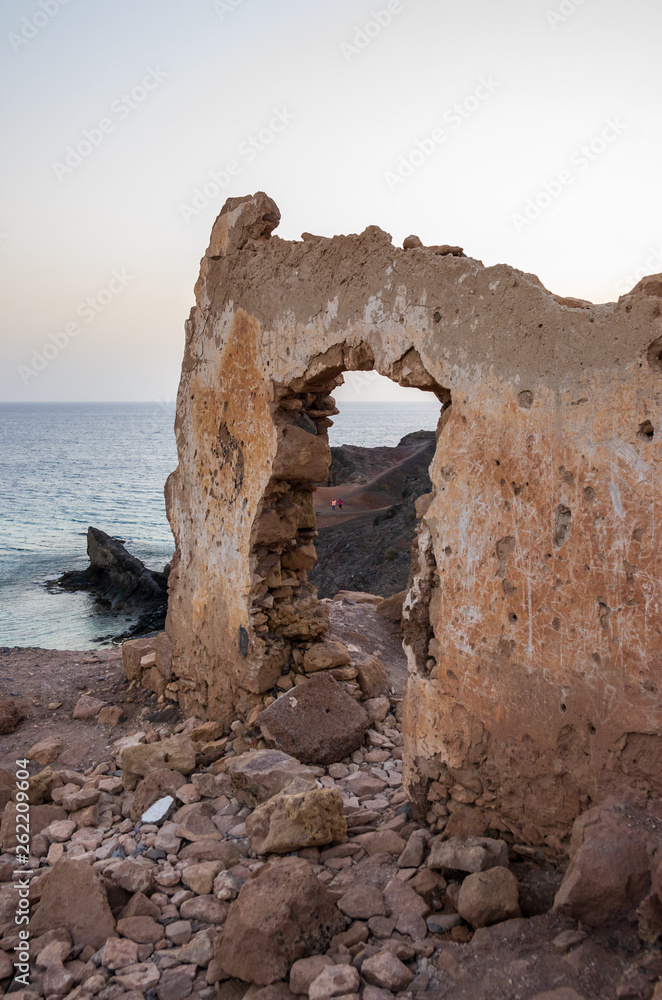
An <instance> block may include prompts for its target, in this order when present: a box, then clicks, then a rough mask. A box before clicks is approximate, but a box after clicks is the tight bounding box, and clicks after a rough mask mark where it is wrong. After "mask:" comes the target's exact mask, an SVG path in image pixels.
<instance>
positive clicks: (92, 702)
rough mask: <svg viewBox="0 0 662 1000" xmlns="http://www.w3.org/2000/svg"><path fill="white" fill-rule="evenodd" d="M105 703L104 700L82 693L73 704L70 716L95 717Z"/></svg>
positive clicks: (80, 717) (77, 717) (79, 717)
mask: <svg viewBox="0 0 662 1000" xmlns="http://www.w3.org/2000/svg"><path fill="white" fill-rule="evenodd" d="M105 704H106V703H105V701H100V700H99V699H98V698H92V697H91V696H90V695H87V694H82V695H81V696H80V698H79V699H78V701H77V702H76V704H75V706H74V710H73V713H72V718H73V719H96V717H97V715H98V714H99V712H100V711H101V709H102V708H104V707H105Z"/></svg>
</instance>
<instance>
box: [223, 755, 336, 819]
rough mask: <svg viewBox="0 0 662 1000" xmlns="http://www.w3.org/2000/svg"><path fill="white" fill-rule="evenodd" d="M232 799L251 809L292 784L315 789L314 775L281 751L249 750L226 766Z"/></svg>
mask: <svg viewBox="0 0 662 1000" xmlns="http://www.w3.org/2000/svg"><path fill="white" fill-rule="evenodd" d="M227 773H228V774H229V776H230V781H231V783H232V791H233V793H234V795H235V798H237V799H238V800H239V802H241V803H242V804H243V805H246V806H250V808H251V809H254V808H255V807H256V806H257V805H259V804H260V802H266V800H267V799H270V798H271V797H272V796H273V795H276V794H277V793H278V792H280V791H282V790H283V788H286V787H287V785H289V784H290V783H291V782H292V781H294V780H295V779H296V780H299V781H300V780H304V781H308V782H310V787H311V788H315V787H317V781H316V778H315V775H314V774H313V772H312V771H311V770H309V769H308V768H307V767H304V765H303V764H300V763H299V761H298V760H295V758H294V757H291V756H290V755H289V754H287V753H283V752H282V751H280V750H251V751H250V752H249V753H243V754H241V755H240V756H239V757H234V758H232V759H231V760H230V763H229V764H228V765H227Z"/></svg>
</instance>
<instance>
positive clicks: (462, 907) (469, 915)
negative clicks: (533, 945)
mask: <svg viewBox="0 0 662 1000" xmlns="http://www.w3.org/2000/svg"><path fill="white" fill-rule="evenodd" d="M457 912H458V913H459V914H460V916H461V917H462V918H463V919H464V920H466V921H467V923H469V924H471V926H472V927H487V926H488V925H489V924H496V923H499V922H500V921H501V920H510V919H511V918H513V917H519V916H520V915H521V914H520V908H519V886H518V884H517V879H516V878H515V876H514V875H513V873H512V872H511V871H509V870H508V869H507V868H498V867H497V868H490V869H488V871H483V872H475V873H474V874H473V875H468V876H467V877H466V878H465V880H464V882H463V883H462V886H461V888H460V893H459V896H458V900H457Z"/></svg>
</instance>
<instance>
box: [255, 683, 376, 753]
mask: <svg viewBox="0 0 662 1000" xmlns="http://www.w3.org/2000/svg"><path fill="white" fill-rule="evenodd" d="M257 721H258V724H259V726H260V729H261V730H262V734H263V736H264V738H265V739H266V740H267V741H268V742H269V743H273V744H274V745H275V746H276V747H277V748H278V749H279V750H283V751H284V752H285V753H289V754H291V755H292V756H293V757H295V758H296V759H297V760H299V761H301V762H302V763H303V764H316V765H320V766H325V765H327V764H333V763H336V762H337V761H340V760H342V759H343V758H344V757H347V756H348V755H349V754H351V753H352V752H353V751H354V750H357V749H358V748H359V747H360V746H361V745H362V743H363V739H364V737H365V733H366V730H367V728H368V725H369V721H368V715H367V713H366V712H365V711H364V709H363V708H361V706H360V705H359V704H357V702H356V701H355V700H354V698H352V697H351V695H349V694H347V692H346V691H345V689H344V688H343V687H342V685H341V684H339V683H338V681H336V680H334V678H333V677H331V675H330V674H329V673H326V672H322V673H319V674H316V675H315V676H314V677H311V678H310V680H308V681H304V683H303V684H297V686H296V688H294V689H293V690H292V691H288V692H287V694H285V695H283V696H282V697H280V698H278V699H277V700H276V701H275V702H274V703H273V704H272V705H270V706H269V708H267V709H265V711H264V712H262V713H261V714H260V715H259V716H258V719H257Z"/></svg>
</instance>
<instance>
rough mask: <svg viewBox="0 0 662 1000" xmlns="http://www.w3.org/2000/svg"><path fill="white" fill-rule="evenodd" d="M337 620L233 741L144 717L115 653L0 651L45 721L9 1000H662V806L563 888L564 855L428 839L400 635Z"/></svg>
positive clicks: (6, 778)
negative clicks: (15, 978) (415, 780)
mask: <svg viewBox="0 0 662 1000" xmlns="http://www.w3.org/2000/svg"><path fill="white" fill-rule="evenodd" d="M358 600H362V599H361V598H359V599H358ZM330 610H331V624H332V634H331V636H330V637H329V641H328V643H326V644H324V649H321V650H318V651H316V650H315V648H314V647H313V653H312V654H311V657H310V659H311V662H312V661H313V660H314V659H315V656H317V657H318V660H317V662H318V663H319V664H320V667H319V670H318V671H317V673H315V674H314V675H313V676H312V677H311V678H310V679H309V680H306V681H305V682H304V683H303V684H301V685H297V687H296V688H295V689H292V690H290V691H285V692H282V693H281V695H280V697H279V698H277V700H276V701H275V702H273V704H271V705H270V706H269V707H268V708H267V709H266V710H265V711H263V712H262V713H261V715H259V716H257V717H256V718H254V719H252V720H249V721H250V728H247V727H246V726H245V725H243V724H242V723H239V722H237V723H235V724H234V726H233V727H232V732H231V733H230V735H229V736H228V735H223V734H222V733H221V732H220V731H219V727H218V725H217V724H216V723H213V722H211V723H202V722H201V721H200V720H197V719H189V720H187V721H184V720H182V719H181V718H180V717H177V716H175V715H174V711H175V710H173V709H172V708H167V706H165V707H164V705H154V704H153V703H152V702H150V701H149V700H145V699H149V696H148V695H146V694H145V693H144V692H139V691H137V690H136V689H135V688H132V687H130V686H129V685H127V684H126V682H124V681H122V680H121V679H120V678H119V676H118V669H119V668H118V662H117V656H116V654H115V655H114V654H96V653H94V654H61V653H57V654H52V653H51V654H50V664H51V670H50V677H49V672H48V670H47V669H45V668H43V667H41V668H40V666H39V664H40V663H41V664H43V663H44V662H46V660H47V659H48V657H47V656H45V655H41V654H43V653H44V651H35V650H28V651H22V652H17V651H13V652H11V653H9V654H6V653H5V655H4V657H3V662H2V666H1V667H0V670H2V676H3V677H4V678H6V677H9V678H10V681H9V683H10V684H11V690H12V691H18V692H19V696H20V695H21V694H22V696H23V698H24V705H25V708H26V709H27V710H28V712H29V713H30V714H29V717H28V718H27V719H26V720H24V721H23V722H21V723H20V724H19V725H18V727H17V728H16V731H15V732H14V733H13V734H10V735H5V736H2V737H1V739H2V744H1V745H2V747H3V758H2V759H3V762H4V767H5V770H4V771H0V810H2V809H4V812H2V823H1V825H0V851H1V853H0V991H2V990H3V989H4V990H5V991H7V990H9V992H10V995H13V996H14V997H16V1000H33V998H39V997H43V998H48V1000H59V998H64V997H68V998H72V1000H91V998H93V997H96V998H98V1000H120V998H122V1000H183V998H186V997H193V998H196V1000H243V998H246V1000H293V998H294V997H300V998H302V1000H303V998H304V997H309V998H310V1000H330V998H332V997H338V998H341V997H342V998H345V1000H360V998H362V1000H391V998H392V997H398V998H401V1000H410V998H412V1000H427V998H430V1000H433V998H448V1000H451V998H452V1000H487V998H489V1000H534V998H535V1000H578V998H579V1000H581V998H584V1000H609V998H612V997H613V998H616V997H618V998H632V1000H649V998H651V997H655V1000H658V998H659V997H660V996H661V995H662V984H660V983H659V980H660V977H661V976H662V957H661V955H660V951H659V948H658V946H657V945H656V944H655V941H656V939H657V940H659V930H660V929H662V922H661V920H660V914H661V913H662V904H660V899H659V895H656V894H655V891H657V892H659V889H660V882H661V876H662V870H660V868H659V863H660V856H661V854H660V853H659V852H660V851H662V833H661V829H662V823H661V821H660V818H659V817H658V816H657V815H656V813H655V807H654V804H653V808H652V809H651V806H650V804H649V808H648V809H646V808H645V807H644V806H643V805H642V804H639V805H638V806H632V807H631V808H625V807H623V806H613V807H605V808H604V809H602V810H593V813H595V815H594V816H591V817H590V822H588V821H585V822H584V824H583V825H582V824H581V820H580V821H578V824H579V826H578V827H577V830H576V835H575V838H574V840H575V845H574V846H575V849H577V848H578V847H579V845H580V844H581V845H582V846H581V847H579V850H577V853H576V854H575V858H574V860H573V862H572V864H571V868H570V870H569V872H568V874H567V876H566V869H567V866H568V859H567V857H565V856H564V855H563V854H554V853H553V852H552V851H551V850H548V849H547V848H544V849H543V848H536V847H531V846H527V845H520V844H517V843H515V842H514V841H513V840H512V838H511V839H510V840H505V839H504V840H496V839H493V838H489V837H485V838H471V837H452V838H448V839H445V837H444V834H443V833H442V834H440V835H438V836H433V835H431V833H430V832H429V830H428V829H427V828H426V826H425V824H420V823H418V822H416V821H415V820H414V819H413V817H412V812H411V806H410V804H409V802H408V800H407V796H406V793H405V790H404V788H403V785H402V753H403V738H402V733H401V723H400V695H401V685H402V681H403V679H404V663H403V661H402V654H401V650H400V648H399V642H398V637H397V630H395V629H394V627H393V626H392V625H391V624H390V623H388V622H384V620H383V619H382V618H381V617H380V615H379V614H377V613H376V612H375V610H374V608H373V607H372V606H371V605H370V604H362V603H357V598H356V596H352V595H347V596H346V598H345V599H344V600H338V601H335V602H333V603H332V604H331V605H330ZM337 644H343V645H344V647H345V649H346V650H347V651H348V652H349V654H350V657H351V661H350V662H352V663H353V662H356V663H358V664H359V669H358V674H357V678H358V682H359V683H360V684H361V691H360V692H358V691H357V692H356V694H355V697H351V696H350V694H348V692H347V690H346V689H344V688H343V686H342V681H341V680H340V679H338V678H342V677H343V676H344V674H343V673H342V672H341V673H339V671H342V670H343V669H346V668H343V667H340V668H337V667H335V668H334V667H329V666H328V662H329V653H330V651H331V652H333V651H334V650H337V648H338V645H337ZM375 655H376V656H377V657H379V658H381V659H382V660H384V662H385V663H386V664H387V665H388V666H389V670H388V671H387V672H386V674H384V673H383V672H382V673H380V671H379V669H378V668H377V666H376V664H375V663H374V662H373V661H374V659H375ZM72 656H76V657H77V659H76V660H73V659H71V660H70V659H69V658H70V657H72ZM398 657H400V658H399V659H398ZM371 658H372V659H371ZM323 662H325V663H326V665H323ZM56 663H57V665H58V671H57V672H55V671H54V670H53V667H54V666H55V664H56ZM74 663H76V664H77V666H76V667H75V668H74V666H73V664H74ZM17 667H20V668H23V669H21V670H19V671H17V669H16V668H17ZM30 671H32V672H33V675H34V676H32V677H31V676H30ZM334 671H335V673H334ZM350 672H351V671H350ZM96 678H103V681H100V680H96ZM37 684H39V685H43V687H42V688H41V689H40V690H39V695H38V701H39V704H36V703H35V701H34V700H31V698H30V696H29V692H30V690H32V691H33V692H34V691H35V690H36V689H37ZM47 684H50V687H47ZM30 685H33V686H32V687H30ZM86 692H91V693H86ZM311 692H312V697H311ZM47 698H48V699H50V698H53V699H58V700H61V701H62V705H61V706H60V708H58V709H48V706H47V704H45V703H46V699H47ZM131 699H135V700H131ZM17 700H18V699H17ZM104 702H105V705H104ZM51 704H52V702H51ZM106 709H109V710H111V711H112V710H113V709H114V710H115V712H114V717H112V718H111V715H110V712H109V711H105V710H106ZM118 709H119V710H120V712H121V714H120V716H119V719H121V718H122V716H123V715H126V720H125V721H117V719H118V711H117V710H118ZM43 712H46V713H48V714H47V715H45V714H43ZM104 712H105V714H102V713H104ZM167 712H170V713H171V715H170V717H168V716H167V714H166V713H167ZM159 713H161V715H159ZM72 715H75V716H77V718H76V719H73V718H72ZM0 718H1V717H0ZM5 718H7V716H6V715H5ZM320 718H321V719H323V720H324V721H323V724H322V723H320ZM104 720H106V721H104ZM114 721H115V722H116V726H113V722H114ZM76 732H77V733H78V736H77V737H76V736H75V733H76ZM76 739H78V741H79V742H78V743H75V740H76ZM35 740H36V741H37V746H36V747H33V746H32V744H33V742H34V741H35ZM49 741H50V742H49ZM62 744H63V745H62ZM73 745H76V746H78V747H79V751H78V753H79V755H80V756H79V759H78V760H76V759H74V758H75V756H76V755H75V754H73V756H72V752H71V749H72V746H73ZM5 748H7V749H5ZM83 751H84V752H83ZM19 754H20V755H27V756H29V757H30V758H31V764H30V768H29V770H30V772H31V778H30V780H29V792H28V794H29V797H30V801H31V803H32V806H31V838H32V839H31V844H30V852H29V859H28V861H27V862H26V863H25V864H24V865H23V866H22V867H23V868H25V869H27V870H28V871H32V872H33V874H32V875H31V876H29V877H30V901H31V905H32V916H31V926H30V930H31V935H32V937H31V940H30V956H31V971H30V985H29V987H27V988H24V987H22V986H19V984H16V983H15V982H14V983H13V984H12V978H11V977H12V965H13V962H14V961H15V955H16V954H20V953H19V952H16V951H15V949H16V948H17V946H19V945H20V938H19V926H17V925H16V924H15V922H14V921H15V914H16V910H17V905H18V903H17V889H16V887H15V884H13V883H16V876H17V870H18V868H19V867H20V861H21V859H20V854H19V852H20V847H19V848H18V849H17V841H16V837H15V834H16V804H15V802H14V801H12V795H14V797H16V796H15V788H16V785H15V774H14V772H15V766H14V758H15V756H17V755H19ZM658 805H659V804H658ZM660 812H661V813H662V810H660ZM586 815H587V816H589V815H590V814H586ZM582 819H583V818H582ZM591 837H593V839H591ZM591 852H592V853H591ZM656 852H658V853H657V854H656ZM17 854H19V856H18V857H17ZM605 859H606V860H605ZM655 865H657V866H658V868H657V869H656V868H655ZM651 870H652V871H653V876H652V877H653V888H654V890H655V891H653V892H651V891H650V890H651V886H650V881H651ZM656 872H657V874H656ZM564 876H565V878H564ZM12 879H13V882H12ZM646 879H648V882H646ZM656 880H657V881H656ZM559 889H560V894H559V895H558V896H557V906H558V907H559V908H558V909H553V904H554V899H555V896H556V894H557V893H558V892H559ZM646 893H648V895H646ZM642 900H643V901H642ZM578 916H579V919H578ZM593 925H597V926H593ZM656 982H658V985H657V986H656V985H655V983H656Z"/></svg>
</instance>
